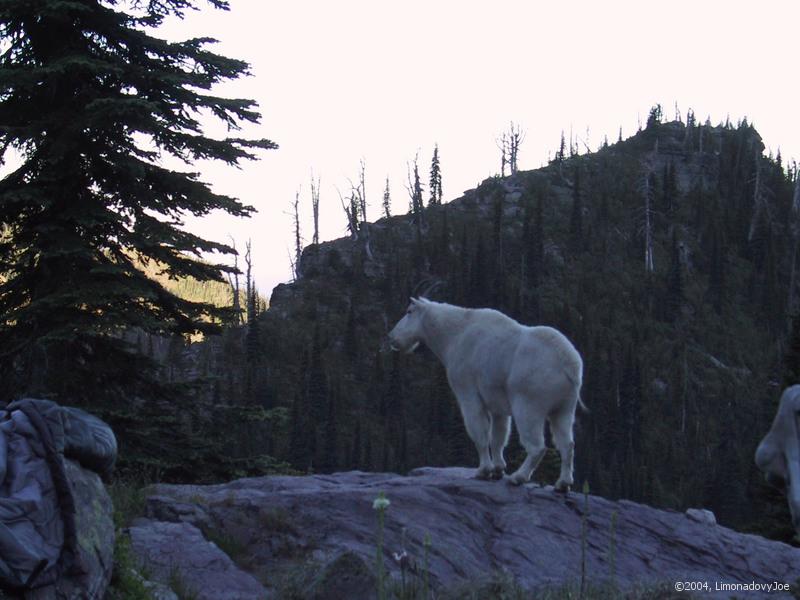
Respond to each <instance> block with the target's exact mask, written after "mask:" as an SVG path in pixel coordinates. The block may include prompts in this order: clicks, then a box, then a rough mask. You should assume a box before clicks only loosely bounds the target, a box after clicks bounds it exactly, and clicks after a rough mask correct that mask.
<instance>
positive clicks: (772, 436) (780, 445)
mask: <svg viewBox="0 0 800 600" xmlns="http://www.w3.org/2000/svg"><path fill="white" fill-rule="evenodd" d="M756 466H758V468H759V469H761V471H762V472H763V473H764V475H765V476H766V478H767V481H769V482H770V483H771V484H773V485H778V486H785V488H786V496H787V500H788V501H789V511H790V513H791V515H792V526H793V527H794V529H795V531H796V532H797V536H796V538H797V539H799V540H800V385H793V386H791V387H788V388H786V389H785V390H784V391H783V394H782V395H781V401H780V404H779V405H778V412H777V413H776V414H775V419H774V420H773V421H772V427H770V429H769V431H768V432H767V435H765V436H764V439H763V440H761V443H760V444H759V445H758V448H757V449H756Z"/></svg>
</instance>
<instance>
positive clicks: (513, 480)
mask: <svg viewBox="0 0 800 600" xmlns="http://www.w3.org/2000/svg"><path fill="white" fill-rule="evenodd" d="M526 481H527V479H526V478H525V477H523V476H522V475H519V474H518V473H514V474H513V475H512V476H511V477H509V478H508V483H510V484H511V485H522V484H523V483H525V482H526Z"/></svg>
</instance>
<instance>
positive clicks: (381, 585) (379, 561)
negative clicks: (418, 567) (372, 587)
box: [372, 492, 391, 600]
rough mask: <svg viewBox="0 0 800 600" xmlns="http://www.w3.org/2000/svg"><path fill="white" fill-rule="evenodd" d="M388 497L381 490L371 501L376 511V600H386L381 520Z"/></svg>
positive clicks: (387, 503) (382, 520) (384, 513)
mask: <svg viewBox="0 0 800 600" xmlns="http://www.w3.org/2000/svg"><path fill="white" fill-rule="evenodd" d="M390 504H391V502H389V499H388V498H387V497H386V494H384V493H383V492H380V493H378V497H377V498H375V500H374V501H373V502H372V508H373V509H374V510H375V511H377V512H378V548H377V552H376V555H375V566H376V568H377V571H378V600H386V582H385V576H384V572H383V522H384V518H385V515H386V510H387V509H388V508H389V505H390Z"/></svg>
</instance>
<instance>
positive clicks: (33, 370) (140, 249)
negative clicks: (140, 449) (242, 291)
mask: <svg viewBox="0 0 800 600" xmlns="http://www.w3.org/2000/svg"><path fill="white" fill-rule="evenodd" d="M209 3H210V4H212V5H213V6H214V7H216V8H219V9H223V10H227V9H228V3H227V2H226V1H225V0H209ZM193 4H195V2H192V1H189V0H163V1H160V2H134V3H130V4H129V3H125V4H123V5H122V6H124V7H125V10H122V9H120V8H119V7H120V6H121V4H120V3H119V2H116V1H113V0H74V1H70V2H64V1H61V0H36V1H31V2H22V1H16V2H14V1H9V2H3V3H1V4H0V35H2V38H3V42H4V43H3V44H2V48H3V52H2V54H1V55H0V86H2V93H0V147H2V148H3V149H7V148H15V149H17V150H19V151H20V153H21V156H22V161H21V165H20V166H19V167H18V168H16V169H15V170H14V171H13V172H11V173H10V174H8V175H7V176H6V177H5V178H4V179H3V180H2V181H0V224H2V226H3V229H4V231H5V234H4V236H3V237H2V239H0V256H2V257H3V263H2V273H1V274H0V282H1V283H0V315H1V318H0V372H2V373H3V379H4V385H5V388H6V389H5V390H4V393H3V395H4V396H5V398H4V399H9V397H14V396H17V395H19V394H21V393H26V392H27V393H34V392H35V393H48V394H51V395H54V396H61V397H65V398H66V397H68V398H69V399H70V401H72V402H79V401H80V400H81V399H83V400H88V399H90V398H95V397H96V396H97V394H98V393H99V392H104V391H105V392H108V393H109V394H114V393H115V392H120V391H122V389H123V388H127V389H130V388H129V387H128V386H129V385H130V384H131V381H130V380H131V379H132V378H134V379H136V380H137V381H139V382H142V381H144V382H147V377H146V375H145V374H146V373H147V372H148V371H146V370H145V369H144V365H142V364H137V362H138V363H141V361H140V360H138V361H137V360H136V356H135V355H134V353H133V351H132V350H133V349H132V348H131V347H129V346H128V345H127V344H126V343H125V342H124V341H123V337H122V336H121V335H120V334H121V332H122V331H124V330H125V329H129V328H140V329H141V330H144V331H146V332H151V333H156V334H163V333H176V334H188V333H192V332H196V331H201V332H206V333H208V332H214V331H217V329H218V327H217V325H215V323H214V322H213V320H214V319H216V320H220V319H221V318H222V317H223V316H224V314H225V310H223V309H218V308H215V307H214V306H212V305H210V304H206V303H202V302H190V301H187V300H183V299H181V298H179V297H177V296H176V295H174V294H173V293H171V292H169V291H168V290H167V289H165V288H164V287H163V286H162V285H161V284H160V283H158V282H156V281H154V280H152V279H149V278H148V277H147V276H146V275H145V274H144V272H143V269H142V265H146V264H148V263H151V262H152V263H155V264H157V265H158V267H159V269H162V270H164V271H166V272H168V273H169V274H170V275H171V276H172V277H185V276H192V277H194V278H195V279H197V280H199V281H207V280H217V281H223V277H222V271H231V270H232V267H225V266H223V265H218V264H209V263H207V262H204V261H202V260H200V259H199V258H198V257H199V256H200V255H201V253H206V252H212V251H217V252H222V253H230V252H232V249H231V248H230V247H228V246H226V245H223V244H220V243H215V242H210V241H207V240H204V239H202V238H200V237H198V236H196V235H193V234H191V233H189V232H187V231H185V230H184V229H182V228H181V227H180V225H181V224H182V223H181V214H185V213H188V214H192V215H194V216H202V215H206V214H208V213H209V212H211V211H212V210H222V211H224V212H227V213H229V214H231V215H235V216H247V215H249V214H250V213H251V212H252V211H253V209H252V208H251V207H249V206H245V205H243V204H242V203H240V202H239V201H238V200H236V199H234V198H230V197H228V196H224V195H221V194H216V193H214V192H213V191H212V190H211V189H210V187H209V186H208V185H207V184H205V183H203V182H202V181H201V180H200V179H199V174H197V173H191V172H184V171H178V170H172V169H169V168H167V167H164V166H162V165H161V164H160V160H159V159H160V157H161V156H162V155H166V156H173V157H177V158H179V159H182V160H183V161H184V162H186V163H190V162H191V161H193V160H206V159H215V160H221V161H224V162H225V163H228V164H231V165H236V164H238V163H239V162H240V161H242V160H244V159H252V158H254V157H255V155H254V153H253V151H254V150H255V149H258V148H262V149H268V148H274V147H276V146H275V144H273V143H272V142H270V141H268V140H245V139H241V138H234V137H229V138H224V139H212V138H210V137H208V136H206V135H204V134H203V133H202V129H201V125H200V123H199V121H198V120H197V115H198V114H200V113H208V114H213V115H215V116H216V117H217V118H219V119H220V120H221V121H222V122H224V123H225V124H226V125H227V126H228V127H229V128H231V129H234V130H235V129H237V128H238V126H239V125H240V124H241V123H242V122H252V123H255V122H257V121H258V119H259V114H258V113H257V112H256V111H255V109H254V106H255V104H254V102H252V101H250V100H240V99H225V98H221V97H219V96H217V95H216V94H212V93H210V92H209V90H211V88H212V87H213V86H215V85H216V84H218V83H222V82H224V81H227V80H231V79H236V78H238V77H240V76H241V75H245V74H247V72H248V65H247V64H246V63H244V62H242V61H239V60H233V59H230V58H225V57H223V56H219V55H217V54H214V53H212V52H211V51H209V50H208V48H207V46H208V44H209V42H210V40H208V39H206V38H196V39H192V40H188V41H185V42H175V43H167V42H166V41H164V40H161V39H158V38H157V37H154V35H153V34H152V32H153V30H154V29H155V28H156V27H158V26H159V25H160V24H161V23H162V22H163V21H164V20H165V19H167V18H168V17H174V16H177V17H181V16H182V15H183V13H184V12H185V11H186V10H188V9H191V8H192V5H193ZM227 310H229V309H227ZM56 356H57V357H58V358H59V359H58V361H50V360H49V357H56ZM12 376H13V379H12Z"/></svg>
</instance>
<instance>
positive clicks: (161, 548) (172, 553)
mask: <svg viewBox="0 0 800 600" xmlns="http://www.w3.org/2000/svg"><path fill="white" fill-rule="evenodd" d="M127 533H128V535H130V538H131V550H132V551H133V553H134V555H135V556H136V557H137V560H138V563H139V565H138V566H139V568H140V569H142V570H143V571H144V572H146V573H147V576H148V578H149V579H150V580H152V581H155V582H157V583H160V584H164V585H168V586H170V587H171V589H172V590H173V591H175V592H178V591H180V592H181V593H179V594H178V595H179V597H185V596H187V595H188V596H191V597H193V598H196V599H197V600H204V599H208V600H250V599H256V598H259V599H260V598H265V597H266V596H267V591H266V590H265V589H264V587H263V586H262V585H261V584H259V583H258V581H256V580H255V578H253V576H252V575H250V574H248V573H245V572H243V571H242V570H241V569H239V568H238V567H237V566H236V564H235V563H234V562H233V560H231V558H230V557H229V556H228V555H227V554H225V553H224V552H223V551H222V550H220V549H219V547H218V546H217V545H216V544H214V543H213V542H210V541H208V540H207V539H206V538H205V537H204V536H203V533H202V532H201V531H200V530H199V529H197V527H195V526H193V525H190V524H189V523H166V522H162V521H149V520H147V519H140V520H138V521H137V522H136V523H135V524H134V525H133V526H132V527H130V528H129V529H128V532H127Z"/></svg>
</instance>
